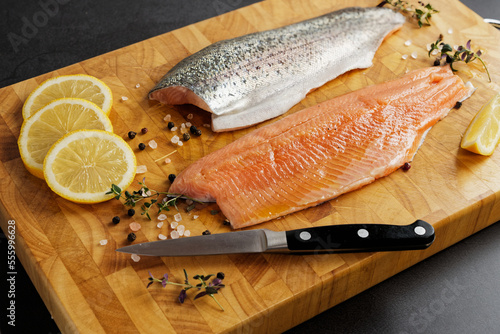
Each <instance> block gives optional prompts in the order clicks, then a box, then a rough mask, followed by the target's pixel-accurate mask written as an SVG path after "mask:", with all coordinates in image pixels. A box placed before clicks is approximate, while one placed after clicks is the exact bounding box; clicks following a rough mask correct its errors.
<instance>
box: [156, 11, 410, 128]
mask: <svg viewBox="0 0 500 334" xmlns="http://www.w3.org/2000/svg"><path fill="white" fill-rule="evenodd" d="M404 21H405V19H404V17H403V16H402V15H401V14H399V13H397V12H395V11H393V10H391V9H388V8H346V9H342V10H339V11H335V12H332V13H329V14H326V15H323V16H320V17H317V18H313V19H310V20H306V21H302V22H299V23H295V24H292V25H288V26H285V27H282V28H278V29H274V30H268V31H263V32H257V33H253V34H249V35H245V36H241V37H237V38H233V39H229V40H223V41H219V42H216V43H214V44H212V45H210V46H208V47H206V48H204V49H202V50H200V51H198V52H197V53H195V54H193V55H191V56H189V57H187V58H185V59H183V60H182V61H180V62H179V63H178V64H177V65H175V66H174V67H173V68H172V69H171V70H170V71H168V73H167V74H166V75H165V76H164V77H163V78H162V79H161V80H160V81H159V82H158V84H157V85H156V86H155V87H154V88H153V89H152V90H151V91H150V93H149V98H150V99H152V100H158V101H160V102H162V103H165V104H194V105H196V106H198V107H200V108H202V109H204V110H207V111H209V112H211V113H212V129H213V130H214V131H229V130H235V129H239V128H244V127H248V126H251V125H254V124H257V123H260V122H262V121H265V120H268V119H271V118H274V117H277V116H279V115H282V114H284V113H285V112H287V111H288V110H289V109H290V108H291V107H293V106H294V105H295V104H296V103H298V102H299V101H300V100H302V99H303V98H304V97H305V96H306V94H307V93H308V92H309V91H311V90H313V89H315V88H317V87H320V86H322V85H323V84H325V83H326V82H328V81H330V80H332V79H334V78H336V77H337V76H339V75H341V74H343V73H345V72H347V71H350V70H352V69H359V68H367V67H370V66H371V65H372V60H373V57H374V55H375V52H376V51H377V49H378V47H379V46H380V44H381V43H382V41H383V40H384V38H386V37H387V36H388V35H390V34H391V33H392V32H394V31H396V30H398V29H399V28H400V27H401V26H402V25H403V23H404Z"/></svg>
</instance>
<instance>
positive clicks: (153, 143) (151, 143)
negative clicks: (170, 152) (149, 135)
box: [148, 139, 158, 150]
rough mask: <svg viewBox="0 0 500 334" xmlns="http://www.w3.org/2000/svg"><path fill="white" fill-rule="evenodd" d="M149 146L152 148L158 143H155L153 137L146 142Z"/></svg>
mask: <svg viewBox="0 0 500 334" xmlns="http://www.w3.org/2000/svg"><path fill="white" fill-rule="evenodd" d="M148 145H149V147H151V148H152V149H153V150H154V149H156V148H157V147H158V144H157V143H156V141H155V140H154V139H151V140H150V141H149V143H148Z"/></svg>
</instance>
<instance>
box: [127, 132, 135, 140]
mask: <svg viewBox="0 0 500 334" xmlns="http://www.w3.org/2000/svg"><path fill="white" fill-rule="evenodd" d="M136 134H137V133H135V132H134V131H129V133H128V137H129V138H130V139H134V138H135V135H136Z"/></svg>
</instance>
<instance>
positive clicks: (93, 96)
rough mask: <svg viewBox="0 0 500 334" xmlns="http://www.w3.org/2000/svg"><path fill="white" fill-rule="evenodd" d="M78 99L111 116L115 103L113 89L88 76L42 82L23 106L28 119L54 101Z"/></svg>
mask: <svg viewBox="0 0 500 334" xmlns="http://www.w3.org/2000/svg"><path fill="white" fill-rule="evenodd" d="M63 97H76V98H80V99H84V100H87V101H90V102H93V103H95V104H97V105H98V106H99V108H101V109H102V111H104V113H105V114H106V115H109V113H110V111H111V105H112V103H113V95H112V94H111V89H109V87H108V86H106V84H105V83H104V82H102V81H101V80H99V79H97V78H95V77H93V76H90V75H86V74H75V75H62V76H58V77H54V78H51V79H48V80H46V81H44V82H42V83H41V84H40V85H39V86H38V87H37V88H35V90H34V91H32V92H31V94H30V95H29V96H28V98H27V99H26V101H25V102H24V105H23V118H24V119H27V118H28V117H30V116H31V115H33V114H34V113H35V112H37V111H38V110H40V109H41V108H43V107H44V106H45V105H47V104H49V103H50V102H52V101H53V100H56V99H60V98H63Z"/></svg>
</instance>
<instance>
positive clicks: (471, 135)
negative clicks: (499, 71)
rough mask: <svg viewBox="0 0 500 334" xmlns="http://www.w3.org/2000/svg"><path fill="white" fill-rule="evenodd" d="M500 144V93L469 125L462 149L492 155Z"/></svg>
mask: <svg viewBox="0 0 500 334" xmlns="http://www.w3.org/2000/svg"><path fill="white" fill-rule="evenodd" d="M499 142H500V93H498V94H497V95H496V96H494V97H493V98H492V99H491V100H490V101H489V102H488V103H486V104H485V105H484V106H483V107H482V108H481V110H480V111H479V112H478V113H477V115H476V116H475V117H474V119H473V120H472V121H471V123H470V124H469V127H468V128H467V130H466V132H465V134H464V136H463V138H462V143H461V144H460V147H462V148H463V149H466V150H468V151H471V152H474V153H477V154H481V155H492V154H493V152H494V151H495V148H496V147H497V145H498V143H499Z"/></svg>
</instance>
